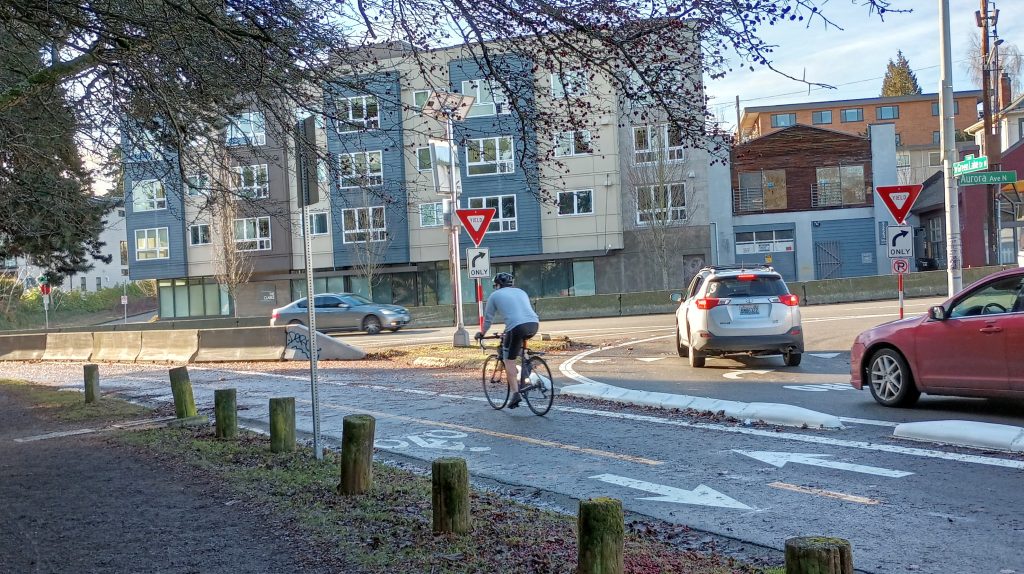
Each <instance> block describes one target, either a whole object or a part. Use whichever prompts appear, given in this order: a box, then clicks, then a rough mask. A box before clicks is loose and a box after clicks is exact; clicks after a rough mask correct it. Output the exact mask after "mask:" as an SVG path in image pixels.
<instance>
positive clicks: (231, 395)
mask: <svg viewBox="0 0 1024 574" xmlns="http://www.w3.org/2000/svg"><path fill="white" fill-rule="evenodd" d="M236 397H237V392H236V391H235V389H217V390H215V391H213V410H214V415H215V416H216V417H217V438H225V439H233V438H235V437H237V436H238V409H237V402H236V401H237V399H236Z"/></svg>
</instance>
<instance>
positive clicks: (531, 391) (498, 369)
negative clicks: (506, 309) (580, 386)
mask: <svg viewBox="0 0 1024 574" xmlns="http://www.w3.org/2000/svg"><path fill="white" fill-rule="evenodd" d="M504 336H505V334H504V333H500V334H495V335H491V336H489V337H484V338H483V339H499V340H503V339H504ZM483 339H480V340H478V341H477V342H478V343H479V344H480V350H481V351H484V352H487V349H486V348H484V341H483ZM503 347H504V345H502V343H500V342H499V343H498V349H497V353H492V354H490V355H489V356H488V357H487V358H486V359H484V369H483V386H484V395H485V396H486V397H487V402H488V403H490V405H491V406H492V407H494V409H495V410H499V411H500V410H501V409H503V408H505V405H507V404H508V399H509V397H510V396H511V395H512V385H511V384H510V383H509V381H506V380H505V379H506V378H508V377H507V376H506V374H505V361H504V355H503V353H504V348H503ZM543 354H544V353H541V352H537V353H531V352H530V350H529V348H527V344H526V341H523V350H522V351H521V352H520V353H519V365H518V367H519V394H520V395H522V397H523V400H525V401H526V406H528V407H530V410H531V411H533V413H534V414H535V415H537V416H539V417H542V416H544V415H546V414H547V413H548V411H549V410H551V405H552V404H554V402H555V387H554V384H553V383H552V381H553V379H552V378H551V369H549V368H548V363H547V361H545V360H544V359H543V358H542V357H540V355H543Z"/></svg>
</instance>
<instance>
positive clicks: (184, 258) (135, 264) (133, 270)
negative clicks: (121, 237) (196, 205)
mask: <svg viewBox="0 0 1024 574" xmlns="http://www.w3.org/2000/svg"><path fill="white" fill-rule="evenodd" d="M172 163H173V160H170V159H169V160H164V161H160V160H157V161H129V162H127V163H126V164H125V181H124V186H125V201H124V204H125V226H126V227H127V233H128V273H129V275H128V278H129V279H131V280H133V281H134V280H137V279H175V278H179V277H185V276H187V274H188V247H187V245H186V237H185V209H184V199H183V197H182V186H181V179H180V177H179V176H178V172H177V170H176V169H173V167H172ZM144 179H159V180H161V181H163V184H164V189H165V191H166V194H167V209H159V210H156V211H141V212H137V213H136V212H135V211H133V205H132V200H133V197H132V188H133V187H134V186H135V184H136V183H137V182H139V181H141V180H144ZM158 227H166V228H167V238H168V242H169V255H170V258H168V259H144V260H141V261H136V260H135V230H137V229H148V228H158Z"/></svg>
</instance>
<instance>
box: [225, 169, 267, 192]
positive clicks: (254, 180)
mask: <svg viewBox="0 0 1024 574" xmlns="http://www.w3.org/2000/svg"><path fill="white" fill-rule="evenodd" d="M268 173H269V172H268V171H267V164H265V163H264V164H260V165H240V166H238V167H233V168H231V192H232V193H233V194H234V195H235V197H236V199H237V198H240V197H247V198H251V199H255V198H261V197H268V196H269V195H270V185H269V175H268Z"/></svg>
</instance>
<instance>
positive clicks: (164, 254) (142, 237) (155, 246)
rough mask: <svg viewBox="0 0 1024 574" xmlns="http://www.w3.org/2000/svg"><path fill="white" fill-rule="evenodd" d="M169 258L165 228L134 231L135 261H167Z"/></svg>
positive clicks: (168, 243) (168, 245)
mask: <svg viewBox="0 0 1024 574" xmlns="http://www.w3.org/2000/svg"><path fill="white" fill-rule="evenodd" d="M170 256H171V249H170V241H169V240H168V238H167V228H166V227H155V228H152V229H136V230H135V260H136V261H145V260H146V259H167V258H168V257H170Z"/></svg>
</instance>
